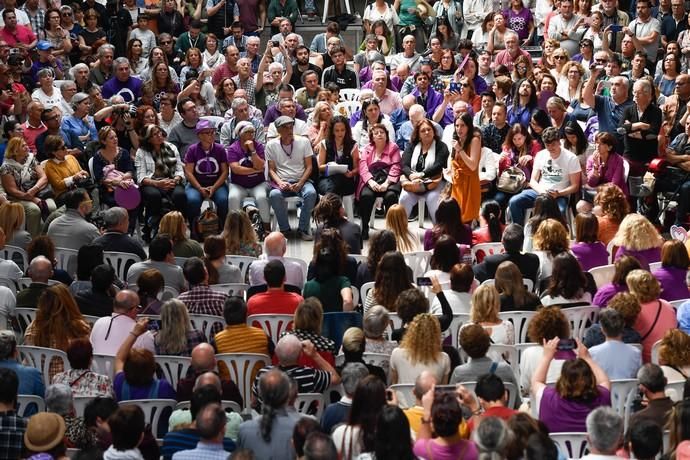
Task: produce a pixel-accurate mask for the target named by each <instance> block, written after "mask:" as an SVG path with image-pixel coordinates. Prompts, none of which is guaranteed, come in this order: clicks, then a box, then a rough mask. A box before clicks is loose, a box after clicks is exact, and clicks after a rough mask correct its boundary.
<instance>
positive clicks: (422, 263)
mask: <svg viewBox="0 0 690 460" xmlns="http://www.w3.org/2000/svg"><path fill="white" fill-rule="evenodd" d="M403 257H405V263H406V264H407V265H408V266H409V267H410V268H411V269H412V276H413V277H414V279H417V277H420V276H424V273H426V272H427V271H428V270H429V262H430V261H431V251H414V252H405V253H403Z"/></svg>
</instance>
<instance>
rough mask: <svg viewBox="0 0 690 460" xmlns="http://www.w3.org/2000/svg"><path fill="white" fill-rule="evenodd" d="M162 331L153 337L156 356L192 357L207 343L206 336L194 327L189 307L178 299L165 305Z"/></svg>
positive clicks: (161, 324)
mask: <svg viewBox="0 0 690 460" xmlns="http://www.w3.org/2000/svg"><path fill="white" fill-rule="evenodd" d="M160 314H161V320H160V329H159V330H158V331H157V332H156V333H152V335H153V343H154V346H155V347H156V355H166V356H191V355H192V350H193V349H194V347H195V346H197V345H199V344H200V343H205V342H206V337H204V334H202V333H201V332H199V331H197V330H196V329H194V328H193V327H192V323H191V322H190V321H189V315H188V313H187V307H186V306H185V304H184V303H182V302H181V301H179V300H177V299H171V300H168V301H167V302H165V303H163V306H162V307H161V313H160Z"/></svg>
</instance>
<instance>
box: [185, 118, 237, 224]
mask: <svg viewBox="0 0 690 460" xmlns="http://www.w3.org/2000/svg"><path fill="white" fill-rule="evenodd" d="M196 135H197V137H198V139H199V142H197V143H196V144H193V145H190V146H189V148H188V149H187V152H186V153H185V156H184V173H185V177H186V178H187V186H186V188H185V193H186V194H187V215H186V217H187V218H188V219H189V221H190V222H195V220H196V219H197V218H198V217H199V213H200V211H201V202H202V200H208V199H211V200H213V202H214V203H215V205H216V212H217V213H218V217H219V220H220V222H225V216H226V214H227V212H228V186H227V185H226V183H225V182H226V180H227V178H228V158H227V153H226V151H225V148H224V147H223V146H222V145H220V144H218V143H216V142H215V135H216V128H215V126H214V125H213V124H212V123H211V122H210V121H208V120H199V121H198V122H197V123H196ZM193 233H194V232H193Z"/></svg>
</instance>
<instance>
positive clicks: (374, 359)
mask: <svg viewBox="0 0 690 460" xmlns="http://www.w3.org/2000/svg"><path fill="white" fill-rule="evenodd" d="M362 360H364V362H365V363H367V364H371V365H372V366H378V367H380V368H381V369H383V371H384V372H385V373H386V378H387V379H388V380H390V374H391V355H389V354H387V353H366V352H365V353H364V355H363V356H362Z"/></svg>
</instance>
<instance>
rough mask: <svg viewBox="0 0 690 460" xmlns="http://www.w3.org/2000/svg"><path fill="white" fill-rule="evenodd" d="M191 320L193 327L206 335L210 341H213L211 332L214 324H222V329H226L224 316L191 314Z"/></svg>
mask: <svg viewBox="0 0 690 460" xmlns="http://www.w3.org/2000/svg"><path fill="white" fill-rule="evenodd" d="M189 320H190V321H191V323H192V327H193V328H194V329H196V330H197V331H199V332H201V333H202V334H204V337H206V338H207V339H208V340H211V337H212V334H211V331H212V328H213V326H214V324H217V323H220V324H221V325H222V327H225V319H224V318H223V317H222V316H213V315H192V314H190V315H189Z"/></svg>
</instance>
